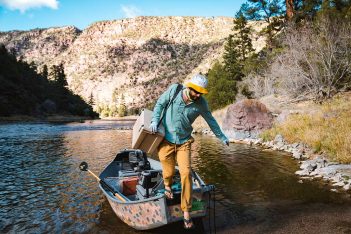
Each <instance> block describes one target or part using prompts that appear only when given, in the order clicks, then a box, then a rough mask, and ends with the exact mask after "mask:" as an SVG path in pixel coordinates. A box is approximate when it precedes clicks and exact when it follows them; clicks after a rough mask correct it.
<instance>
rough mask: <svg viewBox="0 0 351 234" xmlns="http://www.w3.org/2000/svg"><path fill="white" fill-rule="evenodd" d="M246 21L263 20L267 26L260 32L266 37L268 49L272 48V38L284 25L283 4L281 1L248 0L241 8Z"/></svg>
mask: <svg viewBox="0 0 351 234" xmlns="http://www.w3.org/2000/svg"><path fill="white" fill-rule="evenodd" d="M241 11H242V12H243V14H244V16H245V17H246V19H248V20H264V21H266V23H267V26H266V27H265V28H264V29H263V30H262V31H261V33H262V34H264V35H266V37H267V46H268V48H272V47H273V44H274V43H273V42H274V36H275V35H276V34H277V33H278V32H279V31H280V30H281V29H282V27H283V23H284V11H285V9H284V4H283V1H282V0H248V1H247V3H245V4H243V5H242V6H241Z"/></svg>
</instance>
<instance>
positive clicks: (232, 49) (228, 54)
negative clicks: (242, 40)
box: [223, 35, 242, 81]
mask: <svg viewBox="0 0 351 234" xmlns="http://www.w3.org/2000/svg"><path fill="white" fill-rule="evenodd" d="M224 50H225V51H224V55H223V59H224V70H225V71H226V72H227V76H228V77H229V78H230V79H231V80H234V81H239V80H241V78H242V73H241V65H240V63H239V61H238V57H239V56H240V55H239V48H238V47H237V44H236V43H235V42H234V36H233V35H229V37H228V39H227V42H226V44H225V46H224Z"/></svg>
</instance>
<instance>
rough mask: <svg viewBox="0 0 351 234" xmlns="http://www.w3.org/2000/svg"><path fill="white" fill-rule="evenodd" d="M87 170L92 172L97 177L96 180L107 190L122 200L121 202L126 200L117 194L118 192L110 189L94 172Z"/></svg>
mask: <svg viewBox="0 0 351 234" xmlns="http://www.w3.org/2000/svg"><path fill="white" fill-rule="evenodd" d="M87 171H88V172H89V173H90V174H92V175H93V176H94V177H95V178H96V179H97V181H99V182H100V183H101V184H103V185H105V186H106V187H107V188H108V190H110V192H112V194H113V195H114V196H115V197H117V198H118V199H119V200H121V201H123V202H126V199H124V198H123V197H122V196H121V195H119V194H118V193H116V192H115V191H113V189H112V188H111V187H110V186H109V185H108V184H106V182H105V181H103V180H101V179H100V178H99V177H98V176H96V175H95V174H94V172H92V171H90V170H89V169H87Z"/></svg>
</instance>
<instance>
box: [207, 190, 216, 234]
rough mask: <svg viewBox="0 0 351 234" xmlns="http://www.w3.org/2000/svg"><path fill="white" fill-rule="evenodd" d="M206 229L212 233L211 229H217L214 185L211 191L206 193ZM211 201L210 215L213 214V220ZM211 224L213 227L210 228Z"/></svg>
mask: <svg viewBox="0 0 351 234" xmlns="http://www.w3.org/2000/svg"><path fill="white" fill-rule="evenodd" d="M212 192H213V197H212V199H211V195H212ZM208 194H209V195H208V204H209V205H208V229H209V230H210V234H211V233H212V229H213V230H214V233H215V234H216V233H217V229H216V190H215V187H213V190H212V191H209V193H208ZM211 201H212V203H213V209H212V215H213V222H211ZM212 224H213V226H214V227H213V228H212Z"/></svg>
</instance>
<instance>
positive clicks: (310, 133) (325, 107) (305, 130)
mask: <svg viewBox="0 0 351 234" xmlns="http://www.w3.org/2000/svg"><path fill="white" fill-rule="evenodd" d="M318 109H319V111H318V112H316V113H314V114H313V115H311V114H297V115H292V116H290V117H289V118H288V119H287V120H286V121H285V122H284V123H282V124H277V125H275V126H274V127H273V128H272V129H270V130H268V131H265V132H264V133H263V134H262V137H263V139H265V140H271V139H273V138H274V137H275V136H276V135H277V134H281V135H283V136H284V138H285V139H286V140H287V141H288V142H290V143H293V142H304V143H306V144H308V145H309V146H310V147H312V148H313V149H314V150H315V151H316V152H319V153H326V154H327V155H328V157H329V159H330V160H333V161H338V162H341V163H351V93H347V94H344V95H338V96H336V97H334V98H333V99H332V100H330V101H328V102H326V103H324V104H322V105H320V106H318Z"/></svg>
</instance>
